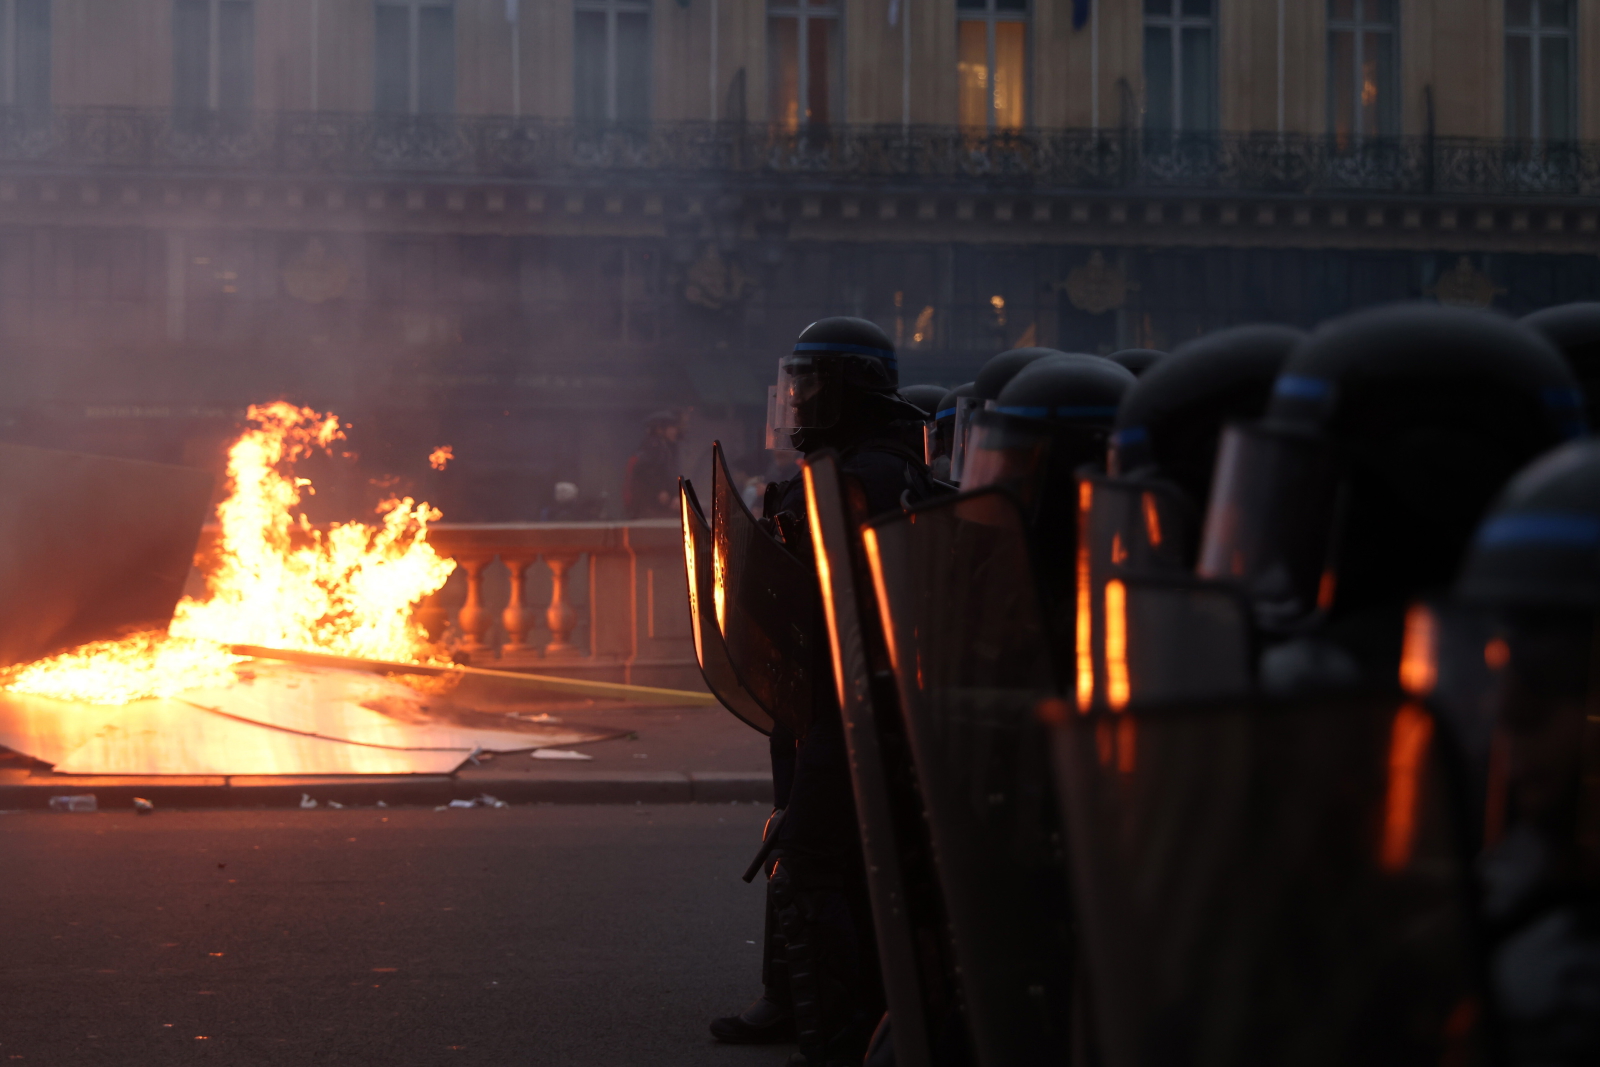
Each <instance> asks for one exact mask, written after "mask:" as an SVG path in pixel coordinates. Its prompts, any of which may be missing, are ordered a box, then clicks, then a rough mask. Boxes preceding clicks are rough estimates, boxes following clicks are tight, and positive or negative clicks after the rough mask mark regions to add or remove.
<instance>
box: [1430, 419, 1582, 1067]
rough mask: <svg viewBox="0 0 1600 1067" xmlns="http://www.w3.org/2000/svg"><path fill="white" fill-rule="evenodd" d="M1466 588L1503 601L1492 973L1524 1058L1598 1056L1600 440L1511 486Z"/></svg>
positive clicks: (1489, 661) (1461, 594)
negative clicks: (1595, 714)
mask: <svg viewBox="0 0 1600 1067" xmlns="http://www.w3.org/2000/svg"><path fill="white" fill-rule="evenodd" d="M1455 600H1456V602H1457V603H1458V604H1460V605H1465V606H1467V607H1468V608H1478V609H1486V610H1488V611H1490V612H1493V613H1494V616H1495V618H1494V623H1495V627H1494V631H1493V636H1491V637H1490V638H1489V639H1488V640H1487V641H1480V642H1479V643H1478V644H1477V647H1476V648H1475V649H1471V650H1469V651H1472V652H1475V653H1476V654H1477V655H1478V656H1479V657H1481V658H1482V660H1483V661H1484V662H1485V663H1486V665H1487V666H1488V667H1489V668H1491V669H1492V670H1493V672H1494V674H1495V677H1494V679H1493V681H1492V682H1491V684H1490V685H1489V686H1488V692H1489V697H1490V705H1491V706H1490V709H1489V710H1490V713H1491V715H1492V721H1493V723H1494V729H1495V735H1496V750H1497V757H1496V758H1492V759H1490V760H1489V761H1488V767H1487V771H1488V777H1489V781H1488V782H1487V783H1486V786H1487V788H1485V789H1484V790H1483V792H1484V795H1485V799H1486V801H1487V805H1488V811H1487V817H1486V824H1487V825H1486V826H1485V833H1484V838H1485V844H1486V846H1487V850H1486V853H1485V857H1484V862H1483V864H1482V868H1481V870H1482V874H1483V878H1484V882H1485V885H1484V893H1483V898H1482V899H1483V907H1484V909H1485V913H1486V914H1485V918H1486V919H1487V921H1488V933H1489V935H1490V951H1491V967H1490V982H1491V986H1492V987H1493V989H1494V991H1495V993H1496V999H1497V1000H1498V1003H1499V1008H1500V1013H1501V1016H1502V1019H1503V1021H1504V1025H1505V1031H1506V1035H1507V1038H1508V1044H1509V1046H1510V1052H1511V1059H1512V1062H1514V1063H1517V1064H1535V1063H1537V1064H1579V1063H1594V1062H1597V1061H1600V722H1597V721H1596V719H1595V716H1594V711H1593V709H1594V708H1595V707H1596V706H1597V705H1596V700H1597V699H1600V670H1597V668H1600V654H1597V649H1600V645H1597V644H1596V636H1597V634H1600V628H1597V627H1600V442H1595V441H1592V440H1590V441H1584V442H1579V443H1575V444H1571V445H1567V446H1565V447H1563V448H1560V449H1558V450H1556V451H1554V452H1552V453H1550V454H1549V455H1547V456H1545V457H1543V458H1542V459H1540V460H1539V461H1538V462H1537V463H1535V464H1534V465H1533V466H1531V467H1530V468H1528V469H1527V470H1526V471H1524V472H1523V473H1522V474H1520V475H1518V476H1517V478H1516V479H1515V480H1514V481H1513V482H1512V483H1511V485H1510V486H1508V487H1507V489H1506V491H1505V493H1504V495H1503V496H1502V497H1501V499H1500V500H1499V501H1498V502H1497V504H1496V505H1495V508H1494V510H1493V511H1492V512H1490V514H1489V515H1488V517H1487V518H1486V520H1485V521H1484V523H1483V525H1482V526H1481V527H1479V529H1478V534H1477V537H1476V539H1475V541H1474V543H1473V546H1472V548H1471V550H1470V552H1469V553H1468V556H1467V561H1466V564H1465V566H1464V567H1463V569H1462V573H1461V576H1460V579H1459V581H1458V582H1457V584H1456V588H1455Z"/></svg>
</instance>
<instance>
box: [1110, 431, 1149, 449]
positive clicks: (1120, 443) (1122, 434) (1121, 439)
mask: <svg viewBox="0 0 1600 1067" xmlns="http://www.w3.org/2000/svg"><path fill="white" fill-rule="evenodd" d="M1148 440H1150V431H1149V430H1148V429H1146V428H1145V427H1143V426H1124V427H1123V428H1122V429H1120V430H1118V431H1117V432H1116V433H1114V434H1112V435H1111V443H1112V444H1114V445H1116V446H1117V447H1118V448H1126V447H1128V446H1129V445H1137V444H1140V443H1142V442H1144V441H1148Z"/></svg>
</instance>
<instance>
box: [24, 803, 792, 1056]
mask: <svg viewBox="0 0 1600 1067" xmlns="http://www.w3.org/2000/svg"><path fill="white" fill-rule="evenodd" d="M765 815H766V810H765V809H764V808H763V807H760V806H757V805H751V804H738V805H727V804H723V805H690V804H682V805H663V806H659V807H654V808H650V807H635V806H622V805H617V806H596V807H576V806H539V807H520V808H510V809H505V810H494V809H472V810H465V811H443V812H435V811H431V810H417V809H390V810H387V811H379V810H373V809H362V810H345V811H330V810H326V809H319V810H316V811H288V812H283V811H259V812H239V811H232V812H229V811H216V812H173V811H167V812H161V811H158V812H156V813H155V814H154V815H151V816H148V817H145V818H137V817H135V816H133V815H131V814H98V815H65V814H46V813H28V814H8V815H4V816H0V923H3V928H0V1061H3V1062H4V1063H5V1064H10V1063H22V1064H30V1063H31V1064H40V1065H50V1067H93V1065H98V1064H106V1065H116V1067H140V1065H146V1064H149V1065H160V1067H175V1065H183V1064H191V1063H215V1064H227V1065H229V1067H245V1065H253V1064H271V1065H273V1067H296V1065H300V1064H308V1065H309V1064H317V1065H326V1064H375V1065H376V1064H383V1065H390V1064H393V1065H404V1067H429V1065H433V1064H448V1065H453V1067H467V1065H472V1067H489V1065H494V1067H502V1065H521V1064H530V1065H534V1064H536V1065H545V1064H575V1065H591V1064H592V1065H600V1064H619V1065H628V1067H672V1065H677V1064H695V1065H702V1064H703V1065H711V1067H720V1065H746V1064H748V1065H752V1067H754V1065H762V1067H766V1065H771V1064H777V1063H783V1062H784V1061H785V1060H786V1058H787V1056H788V1053H789V1051H790V1050H789V1049H785V1048H730V1047H726V1046H719V1045H717V1044H716V1043H715V1042H713V1041H712V1040H711V1038H710V1036H709V1035H708V1033H707V1031H706V1022H707V1021H708V1020H709V1019H710V1018H711V1017H712V1016H713V1015H716V1014H722V1013H725V1012H727V1011H732V1010H736V1009H738V1008H740V1007H743V1005H744V1004H745V1003H746V1002H747V1001H748V1000H749V999H750V998H751V997H752V996H753V995H754V994H755V993H756V992H758V991H759V990H758V983H759V968H760V948H759V945H758V944H756V943H755V942H758V941H759V939H760V934H761V890H760V887H759V884H758V885H755V886H748V885H745V884H744V883H743V882H741V881H740V880H739V875H740V873H742V871H743V870H744V867H745V864H746V863H747V862H749V859H750V857H751V856H752V855H753V850H754V849H755V848H756V847H758V846H759V842H760V825H761V821H762V819H763V818H764V817H765Z"/></svg>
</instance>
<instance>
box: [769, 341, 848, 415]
mask: <svg viewBox="0 0 1600 1067" xmlns="http://www.w3.org/2000/svg"><path fill="white" fill-rule="evenodd" d="M842 362H843V361H842V360H839V359H829V358H827V357H825V356H812V355H803V354H797V355H791V356H784V357H783V358H782V359H780V360H778V385H777V390H776V395H775V397H774V400H773V409H772V428H773V430H775V431H776V432H778V433H784V432H786V431H790V430H808V429H816V430H821V429H826V428H827V427H829V426H833V425H835V424H836V423H837V422H838V421H839V402H840V393H841V391H842V389H843V377H844V368H843V366H842Z"/></svg>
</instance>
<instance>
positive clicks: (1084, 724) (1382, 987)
mask: <svg viewBox="0 0 1600 1067" xmlns="http://www.w3.org/2000/svg"><path fill="white" fill-rule="evenodd" d="M1437 734H1438V731H1437V729H1436V723H1435V720H1434V718H1433V717H1432V716H1431V715H1430V714H1429V713H1428V712H1427V711H1425V710H1424V709H1423V708H1422V707H1421V706H1420V705H1419V704H1417V703H1414V702H1408V701H1405V700H1402V699H1400V698H1389V697H1369V698H1345V699H1342V700H1330V701H1325V702H1321V703H1311V702H1305V703H1293V704H1284V705H1276V704H1268V703H1262V702H1256V701H1252V700H1250V699H1248V698H1246V699H1239V700H1231V701H1229V700H1220V701H1218V700H1212V701H1204V702H1196V703H1179V704H1168V705H1165V706H1157V705H1147V706H1146V707H1145V708H1144V709H1143V710H1135V709H1134V708H1133V707H1131V706H1130V707H1129V708H1128V709H1126V710H1124V711H1122V712H1116V711H1100V710H1097V711H1094V712H1091V713H1089V714H1085V715H1079V714H1077V713H1075V712H1065V713H1064V714H1062V715H1061V716H1060V718H1059V720H1058V724H1057V725H1056V726H1055V728H1054V745H1053V747H1054V755H1055V763H1056V780H1057V782H1058V785H1059V790H1060V794H1061V797H1062V802H1063V810H1064V821H1065V825H1066V828H1067V835H1066V839H1067V842H1068V845H1069V849H1070V852H1071V860H1072V875H1073V889H1074V901H1075V904H1076V906H1077V908H1078V914H1079V917H1080V920H1081V924H1082V930H1083V940H1084V953H1085V958H1086V961H1087V973H1088V984H1089V987H1090V989H1091V996H1092V1000H1093V1027H1094V1032H1095V1035H1096V1038H1097V1041H1098V1046H1099V1052H1100V1056H1101V1062H1103V1063H1104V1064H1106V1065H1107V1067H1157V1065H1159V1067H1171V1065H1180V1067H1181V1065H1186V1064H1230V1065H1244V1067H1253V1065H1261V1067H1266V1065H1275V1067H1276V1065H1288V1067H1295V1065H1302V1064H1305V1065H1310V1064H1317V1065H1322V1064H1328V1065H1332V1064H1350V1063H1383V1064H1421V1063H1429V1064H1438V1063H1459V1064H1476V1063H1483V1062H1485V1061H1486V1059H1487V1051H1486V1044H1487V1042H1486V1039H1485V1036H1484V1035H1485V1026H1484V1009H1483V1004H1484V1000H1483V998H1482V989H1483V983H1482V980H1481V969H1480V963H1479V957H1478V951H1477V949H1476V946H1475V944H1474V941H1473V937H1472V933H1471V931H1472V921H1471V910H1470V906H1469V900H1470V896H1469V894H1468V892H1467V885H1468V881H1467V872H1466V864H1465V862H1464V860H1463V857H1462V849H1461V844H1460V837H1459V834H1458V829H1459V817H1460V812H1459V809H1458V807H1457V805H1456V801H1455V799H1454V797H1455V792H1454V782H1453V781H1452V780H1450V779H1451V777H1452V775H1451V773H1450V768H1449V766H1448V765H1447V763H1446V761H1445V760H1444V758H1443V756H1442V754H1441V747H1442V746H1441V745H1440V743H1439V738H1438V736H1437Z"/></svg>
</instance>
